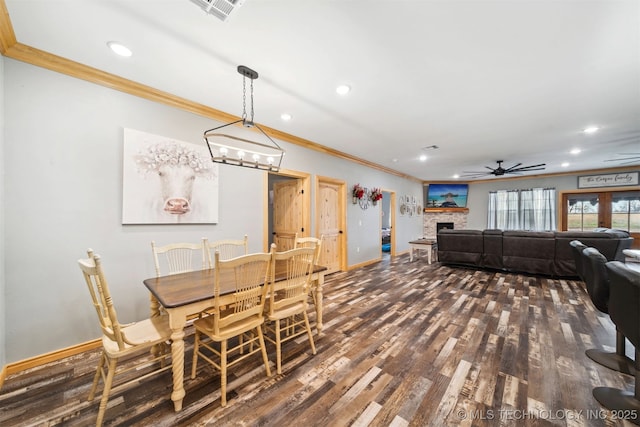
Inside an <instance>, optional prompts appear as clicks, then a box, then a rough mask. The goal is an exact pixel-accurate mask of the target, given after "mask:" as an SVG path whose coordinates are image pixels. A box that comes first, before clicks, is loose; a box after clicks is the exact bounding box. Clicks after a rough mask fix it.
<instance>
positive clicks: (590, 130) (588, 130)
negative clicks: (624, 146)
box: [582, 126, 600, 133]
mask: <svg viewBox="0 0 640 427" xmlns="http://www.w3.org/2000/svg"><path fill="white" fill-rule="evenodd" d="M598 130H600V128H599V127H598V126H589V127H588V128H584V129H583V130H582V132H584V133H596V132H598Z"/></svg>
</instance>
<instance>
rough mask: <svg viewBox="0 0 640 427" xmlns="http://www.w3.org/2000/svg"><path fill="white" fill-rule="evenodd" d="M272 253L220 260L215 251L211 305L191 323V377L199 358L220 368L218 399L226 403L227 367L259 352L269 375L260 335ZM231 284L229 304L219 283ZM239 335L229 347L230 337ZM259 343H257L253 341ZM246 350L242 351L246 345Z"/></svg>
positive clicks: (218, 253) (263, 344) (265, 350)
mask: <svg viewBox="0 0 640 427" xmlns="http://www.w3.org/2000/svg"><path fill="white" fill-rule="evenodd" d="M271 265H272V254H270V253H259V254H250V255H243V256H240V257H236V258H232V259H230V260H226V261H225V260H222V259H221V255H220V252H216V253H215V254H214V268H215V273H214V299H213V301H214V305H213V307H211V308H209V309H207V310H206V311H205V312H203V313H201V316H200V318H198V319H197V320H196V321H194V322H193V324H194V327H195V343H194V348H193V365H192V368H191V378H192V379H193V378H195V377H196V369H197V366H198V358H199V357H202V358H203V359H204V360H206V361H207V362H209V363H210V364H211V365H212V366H213V367H215V368H216V369H217V370H219V371H220V400H221V404H222V406H226V405H227V370H228V368H229V367H231V366H234V365H236V364H238V363H240V362H241V361H243V360H245V359H246V358H248V357H250V356H251V355H253V354H255V353H257V352H262V360H263V362H264V366H265V368H266V371H267V376H271V369H270V368H269V360H268V358H267V349H266V346H265V343H264V336H263V334H262V325H263V323H264V315H263V311H264V304H265V298H266V292H267V288H268V286H267V283H268V280H269V278H270V276H271ZM223 283H224V285H225V286H229V285H230V284H231V286H232V288H233V293H232V297H231V298H229V300H230V301H232V303H231V304H226V303H225V302H223V301H222V300H221V286H222V284H223ZM235 337H237V338H238V341H237V344H236V343H235V341H234V344H232V346H231V347H229V340H230V339H231V338H235ZM256 342H258V343H259V345H258V346H254V344H255V343H256ZM247 345H248V346H249V351H248V352H245V351H244V350H245V346H247Z"/></svg>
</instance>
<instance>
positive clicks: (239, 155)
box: [238, 150, 245, 160]
mask: <svg viewBox="0 0 640 427" xmlns="http://www.w3.org/2000/svg"><path fill="white" fill-rule="evenodd" d="M244 154H245V153H244V151H242V150H239V151H238V158H239V159H240V160H242V159H244Z"/></svg>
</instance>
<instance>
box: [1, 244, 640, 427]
mask: <svg viewBox="0 0 640 427" xmlns="http://www.w3.org/2000/svg"><path fill="white" fill-rule="evenodd" d="M324 289H325V292H324V296H325V299H324V302H325V310H324V313H325V317H324V320H325V328H324V331H323V333H322V335H321V336H320V337H317V336H316V347H317V351H318V352H317V354H316V355H315V356H312V355H311V354H310V351H309V346H308V342H307V341H305V339H304V337H302V338H301V339H300V340H298V341H292V342H289V343H287V344H286V345H285V346H284V348H283V355H284V356H283V357H284V361H283V374H282V375H276V374H275V369H273V372H274V374H273V376H272V377H270V378H267V377H266V375H265V372H264V366H261V358H260V357H259V356H258V357H256V358H253V359H251V360H248V361H246V363H244V362H243V363H244V364H241V365H239V366H237V367H235V368H233V369H232V371H231V373H230V377H229V387H228V388H229V393H228V399H229V403H228V405H227V407H225V408H222V407H221V406H220V381H219V380H220V379H219V376H218V375H217V374H216V373H215V372H214V371H213V369H212V368H211V367H210V366H208V365H207V364H206V363H199V365H198V377H197V379H195V380H191V379H188V376H187V379H186V380H185V389H186V391H187V395H186V397H185V400H184V407H183V410H182V411H181V412H178V413H176V412H174V410H173V404H172V402H171V400H170V392H171V375H170V373H168V374H162V375H160V376H157V377H155V378H154V379H152V380H147V381H145V382H144V383H142V384H138V385H136V386H133V387H131V388H129V389H127V390H125V391H123V392H120V393H117V394H115V395H112V397H111V399H110V401H109V406H108V409H107V413H106V417H105V425H127V426H213V425H216V426H218V425H221V426H226V425H237V426H249V425H264V426H285V425H295V426H407V425H409V426H449V425H451V426H458V425H465V426H471V425H473V426H496V425H505V426H512V425H514V426H516V425H517V426H520V425H528V426H605V425H606V426H622V425H631V424H630V423H628V422H627V421H620V420H616V419H614V417H613V415H614V414H611V413H609V412H608V411H606V410H604V409H603V408H602V407H601V406H600V405H599V404H598V402H597V401H595V399H594V398H593V397H592V395H591V390H592V389H593V388H594V387H596V386H600V385H606V386H612V387H617V388H622V389H626V390H630V391H632V390H633V378H632V377H630V376H626V375H623V374H620V373H617V372H614V371H611V370H608V369H606V368H604V367H602V366H599V365H597V364H596V363H595V362H592V361H591V360H590V359H588V358H587V357H586V356H585V354H584V352H585V350H586V349H588V348H592V347H598V348H607V349H609V350H614V345H615V329H614V327H613V324H612V323H611V321H610V320H609V318H608V316H605V315H602V313H600V312H598V311H597V310H596V309H595V308H594V307H593V305H592V304H591V302H590V300H589V298H588V295H587V294H586V292H585V289H584V284H583V283H582V282H579V281H573V280H558V279H552V278H541V277H533V276H525V275H517V274H505V273H495V272H486V271H475V270H468V269H458V268H452V267H447V266H443V265H440V264H439V263H437V262H435V263H433V264H432V265H428V264H427V263H426V259H425V258H424V257H422V258H418V260H417V261H416V260H414V262H412V263H409V257H408V255H403V256H400V257H396V258H395V259H392V260H388V259H386V260H384V261H382V262H380V263H377V264H374V265H371V266H368V267H365V268H360V269H357V270H354V271H351V272H348V273H336V274H333V275H331V276H329V277H328V278H327V281H326V284H325V288H324ZM115 302H116V304H117V301H115ZM312 311H313V310H310V312H312ZM312 320H314V319H313V317H312ZM88 321H89V319H88ZM90 321H94V319H90ZM186 341H187V343H188V344H189V345H191V344H192V343H193V337H188V338H187V339H186ZM629 347H630V346H629ZM631 350H632V349H631ZM98 355H99V353H98V351H97V350H96V351H90V352H86V353H83V354H80V355H77V356H74V357H71V358H68V359H64V360H61V361H59V362H56V363H52V364H49V365H46V366H42V367H38V368H35V369H32V370H29V371H28V372H20V373H17V374H14V375H11V376H9V377H8V378H7V379H6V381H5V384H4V386H3V388H2V389H1V390H0V425H1V426H18V425H19V426H30V425H34V426H45V425H47V426H50V425H68V426H80V425H83V426H87V425H92V424H95V417H96V414H97V408H98V402H99V397H98V398H96V400H95V401H94V402H91V403H89V402H87V401H86V398H87V395H88V392H89V388H90V385H91V381H92V378H93V374H94V372H95V364H96V362H97V358H98ZM191 355H192V349H191V347H188V349H187V355H186V358H185V362H186V366H185V371H186V372H187V373H189V372H190V370H191V360H190V359H191ZM269 356H270V360H271V361H272V364H273V361H274V360H275V350H274V348H273V347H271V346H270V347H269Z"/></svg>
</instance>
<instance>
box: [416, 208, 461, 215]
mask: <svg viewBox="0 0 640 427" xmlns="http://www.w3.org/2000/svg"><path fill="white" fill-rule="evenodd" d="M442 212H462V213H469V208H424V213H427V214H428V213H442Z"/></svg>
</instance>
